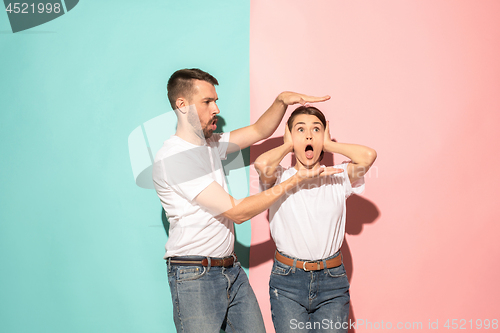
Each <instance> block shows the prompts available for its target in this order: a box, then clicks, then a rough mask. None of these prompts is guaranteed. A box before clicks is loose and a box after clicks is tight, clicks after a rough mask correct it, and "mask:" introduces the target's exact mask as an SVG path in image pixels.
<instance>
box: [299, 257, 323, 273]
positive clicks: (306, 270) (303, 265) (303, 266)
mask: <svg viewBox="0 0 500 333" xmlns="http://www.w3.org/2000/svg"><path fill="white" fill-rule="evenodd" d="M308 262H310V263H311V264H314V263H316V264H318V269H307V268H306V264H307V263H308ZM302 269H303V270H304V271H305V272H309V271H317V270H320V269H321V266H320V265H319V261H315V260H311V261H304V262H303V263H302Z"/></svg>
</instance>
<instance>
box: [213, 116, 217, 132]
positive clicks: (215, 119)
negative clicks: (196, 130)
mask: <svg viewBox="0 0 500 333" xmlns="http://www.w3.org/2000/svg"><path fill="white" fill-rule="evenodd" d="M216 129H217V117H214V119H213V120H212V130H214V131H215V130H216Z"/></svg>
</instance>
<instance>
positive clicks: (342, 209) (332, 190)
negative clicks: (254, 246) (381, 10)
mask: <svg viewBox="0 0 500 333" xmlns="http://www.w3.org/2000/svg"><path fill="white" fill-rule="evenodd" d="M347 165H348V163H344V164H341V165H336V166H335V168H338V169H344V172H343V173H338V174H334V175H332V176H325V177H321V178H317V179H314V180H312V181H309V182H307V183H305V184H303V185H301V186H300V187H296V188H295V189H293V190H292V191H289V192H288V193H287V194H285V195H283V196H282V197H281V198H280V199H278V201H276V202H275V203H274V204H273V205H272V206H271V207H270V208H269V221H270V223H271V235H272V237H273V239H274V242H275V243H276V247H277V249H278V251H280V252H281V253H284V254H286V255H288V256H290V257H293V258H298V259H305V260H319V259H324V258H328V257H330V256H332V255H334V254H335V253H336V252H337V251H338V250H339V249H340V247H341V245H342V241H343V240H344V232H345V217H346V199H347V198H348V197H349V196H350V195H351V194H352V193H356V194H360V193H362V192H363V190H364V188H365V185H364V178H363V179H360V180H359V181H357V182H356V184H354V185H355V186H354V187H352V186H351V182H350V181H349V176H348V174H347ZM277 172H278V178H277V179H276V183H275V185H277V184H279V183H281V182H284V181H285V180H287V179H288V178H290V177H292V176H293V175H294V174H295V173H296V172H297V170H296V169H295V168H294V167H291V168H289V169H286V170H284V169H283V168H282V167H281V166H278V168H277ZM261 186H262V184H261ZM262 188H264V186H262Z"/></svg>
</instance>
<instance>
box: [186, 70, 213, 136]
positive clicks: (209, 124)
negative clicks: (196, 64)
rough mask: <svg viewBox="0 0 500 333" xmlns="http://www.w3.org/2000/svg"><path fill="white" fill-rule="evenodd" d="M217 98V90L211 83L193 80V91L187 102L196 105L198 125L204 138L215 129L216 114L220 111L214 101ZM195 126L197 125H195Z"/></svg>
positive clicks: (210, 134)
mask: <svg viewBox="0 0 500 333" xmlns="http://www.w3.org/2000/svg"><path fill="white" fill-rule="evenodd" d="M217 100H218V96H217V92H216V91H215V87H214V86H213V85H212V84H211V83H209V82H206V81H201V80H195V82H194V93H193V95H192V96H191V98H190V101H189V102H190V104H194V105H195V106H196V112H197V113H198V118H199V121H200V124H199V125H200V127H201V130H202V131H203V135H204V136H205V139H208V138H209V137H211V136H212V133H213V132H214V131H215V130H216V129H217V114H219V112H220V111H219V107H218V106H217V103H216V102H217ZM196 128H199V127H198V126H196Z"/></svg>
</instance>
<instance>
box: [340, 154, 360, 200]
mask: <svg viewBox="0 0 500 333" xmlns="http://www.w3.org/2000/svg"><path fill="white" fill-rule="evenodd" d="M349 163H350V162H344V163H342V164H341V165H340V166H338V168H341V169H344V172H343V173H342V176H343V178H344V190H345V197H346V199H347V198H348V197H350V196H351V194H361V193H363V191H364V190H365V177H362V178H361V179H359V180H357V181H356V182H354V184H351V181H350V180H349V175H348V173H347V166H348V165H349Z"/></svg>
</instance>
